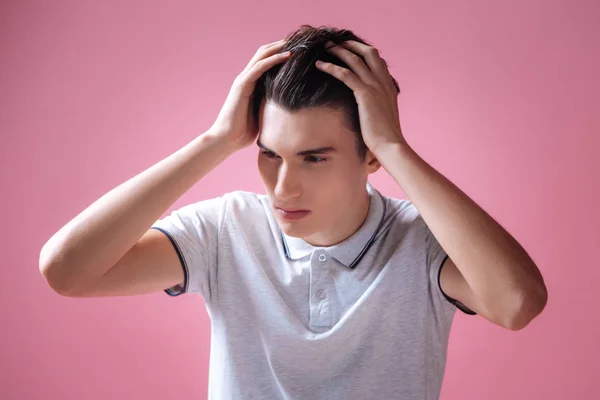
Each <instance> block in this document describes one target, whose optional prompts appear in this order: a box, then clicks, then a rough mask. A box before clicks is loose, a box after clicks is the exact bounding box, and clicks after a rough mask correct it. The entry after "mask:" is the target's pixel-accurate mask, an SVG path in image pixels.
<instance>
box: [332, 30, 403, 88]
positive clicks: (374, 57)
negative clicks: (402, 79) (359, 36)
mask: <svg viewBox="0 0 600 400" xmlns="http://www.w3.org/2000/svg"><path fill="white" fill-rule="evenodd" d="M342 47H344V48H346V49H349V50H351V51H352V52H353V53H356V54H360V55H362V56H363V57H364V58H365V61H366V63H367V66H368V67H369V70H370V71H371V72H372V74H373V75H374V77H375V79H377V81H379V82H380V83H381V85H382V86H383V87H384V89H385V90H386V92H387V93H389V94H390V95H393V96H394V97H395V96H397V95H398V91H397V90H396V85H395V84H394V82H393V80H392V76H391V75H390V71H389V70H388V67H387V65H386V63H385V61H384V60H383V59H382V58H381V56H380V55H379V51H378V50H377V49H376V48H374V47H371V46H369V45H366V44H364V43H360V42H357V41H355V40H347V41H345V42H343V43H342Z"/></svg>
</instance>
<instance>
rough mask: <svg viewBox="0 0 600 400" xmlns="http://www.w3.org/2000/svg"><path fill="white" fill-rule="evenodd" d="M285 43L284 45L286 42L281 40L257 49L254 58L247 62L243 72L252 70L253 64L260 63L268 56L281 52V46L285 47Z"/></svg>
mask: <svg viewBox="0 0 600 400" xmlns="http://www.w3.org/2000/svg"><path fill="white" fill-rule="evenodd" d="M285 43H286V40H285V39H282V40H280V41H278V42H274V43H270V44H268V45H264V46H261V47H259V48H258V50H257V51H256V53H254V56H253V57H252V58H251V59H250V62H248V64H247V65H246V68H244V71H246V70H249V69H250V68H252V67H253V66H254V64H256V63H257V62H258V61H260V60H262V59H264V58H266V57H269V56H271V55H273V54H275V53H276V52H278V51H279V50H281V49H282V48H283V46H285Z"/></svg>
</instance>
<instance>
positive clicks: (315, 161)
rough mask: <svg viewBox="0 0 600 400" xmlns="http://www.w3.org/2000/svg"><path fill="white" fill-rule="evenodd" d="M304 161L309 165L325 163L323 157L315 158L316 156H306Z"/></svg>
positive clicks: (325, 159)
mask: <svg viewBox="0 0 600 400" xmlns="http://www.w3.org/2000/svg"><path fill="white" fill-rule="evenodd" d="M305 160H306V161H308V162H309V163H313V164H318V163H322V162H325V161H327V158H325V157H317V156H307V157H306V158H305Z"/></svg>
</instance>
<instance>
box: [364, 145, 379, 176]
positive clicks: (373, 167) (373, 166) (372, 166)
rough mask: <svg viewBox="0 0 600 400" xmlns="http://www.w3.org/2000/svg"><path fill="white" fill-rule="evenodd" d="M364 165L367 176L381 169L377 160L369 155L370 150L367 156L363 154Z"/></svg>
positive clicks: (372, 155) (371, 154)
mask: <svg viewBox="0 0 600 400" xmlns="http://www.w3.org/2000/svg"><path fill="white" fill-rule="evenodd" d="M365 165H366V169H367V173H368V174H372V173H375V172H377V171H378V170H379V168H380V167H381V164H380V163H379V160H378V159H377V157H375V155H374V154H373V153H371V150H367V154H365Z"/></svg>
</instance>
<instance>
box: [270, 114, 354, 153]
mask: <svg viewBox="0 0 600 400" xmlns="http://www.w3.org/2000/svg"><path fill="white" fill-rule="evenodd" d="M266 107H267V108H266V109H265V112H264V113H263V114H262V118H261V121H260V122H261V123H260V130H259V141H260V143H261V144H262V145H264V146H265V147H268V148H273V147H284V148H286V149H293V150H294V151H301V150H305V149H312V148H319V147H336V148H338V147H344V146H343V144H344V143H345V142H347V141H348V139H349V138H350V137H351V136H352V135H353V134H352V133H349V131H348V129H347V128H346V126H345V125H344V121H343V120H342V118H341V117H340V116H339V115H338V114H336V113H332V112H331V111H329V112H328V111H323V110H319V111H315V110H314V109H302V110H298V111H293V112H289V111H286V110H282V109H280V108H279V107H277V106H266ZM349 135H350V136H349ZM273 150H275V149H273Z"/></svg>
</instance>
